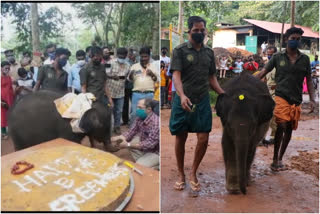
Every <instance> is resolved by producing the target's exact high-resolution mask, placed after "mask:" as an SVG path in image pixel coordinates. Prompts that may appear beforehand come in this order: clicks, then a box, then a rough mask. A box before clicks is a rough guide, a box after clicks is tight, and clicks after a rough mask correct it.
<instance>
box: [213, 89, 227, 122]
mask: <svg viewBox="0 0 320 214" xmlns="http://www.w3.org/2000/svg"><path fill="white" fill-rule="evenodd" d="M227 99H228V95H227V94H225V93H224V94H220V95H219V96H218V98H217V102H216V105H215V109H216V112H217V115H218V116H219V117H220V119H221V122H222V124H223V125H224V124H225V122H226V120H227V116H228V115H227V114H228V108H229V106H228V105H227Z"/></svg>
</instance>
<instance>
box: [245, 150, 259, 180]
mask: <svg viewBox="0 0 320 214" xmlns="http://www.w3.org/2000/svg"><path fill="white" fill-rule="evenodd" d="M256 149H257V147H256V146H255V145H251V148H250V149H249V151H248V157H247V186H249V185H250V181H251V174H250V169H251V165H252V163H253V159H254V156H255V154H256Z"/></svg>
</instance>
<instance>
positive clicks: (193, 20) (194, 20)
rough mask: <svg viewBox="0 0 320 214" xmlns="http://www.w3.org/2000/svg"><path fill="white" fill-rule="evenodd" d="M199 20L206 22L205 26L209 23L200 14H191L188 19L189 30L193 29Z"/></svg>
mask: <svg viewBox="0 0 320 214" xmlns="http://www.w3.org/2000/svg"><path fill="white" fill-rule="evenodd" d="M198 22H203V23H204V27H206V24H207V22H206V20H204V19H203V18H201V17H200V16H190V17H189V19H188V28H189V31H190V30H191V29H192V27H193V25H194V23H198Z"/></svg>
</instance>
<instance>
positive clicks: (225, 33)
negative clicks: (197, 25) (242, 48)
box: [212, 29, 237, 48]
mask: <svg viewBox="0 0 320 214" xmlns="http://www.w3.org/2000/svg"><path fill="white" fill-rule="evenodd" d="M236 42H237V31H236V30H233V29H223V30H217V31H215V32H214V34H213V39H212V48H216V47H222V48H230V47H236Z"/></svg>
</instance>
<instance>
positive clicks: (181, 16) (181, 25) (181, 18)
mask: <svg viewBox="0 0 320 214" xmlns="http://www.w3.org/2000/svg"><path fill="white" fill-rule="evenodd" d="M183 6H184V3H183V1H179V22H178V23H179V24H178V26H179V33H180V35H179V38H180V44H181V43H183V42H184V39H183V32H184V8H183Z"/></svg>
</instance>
